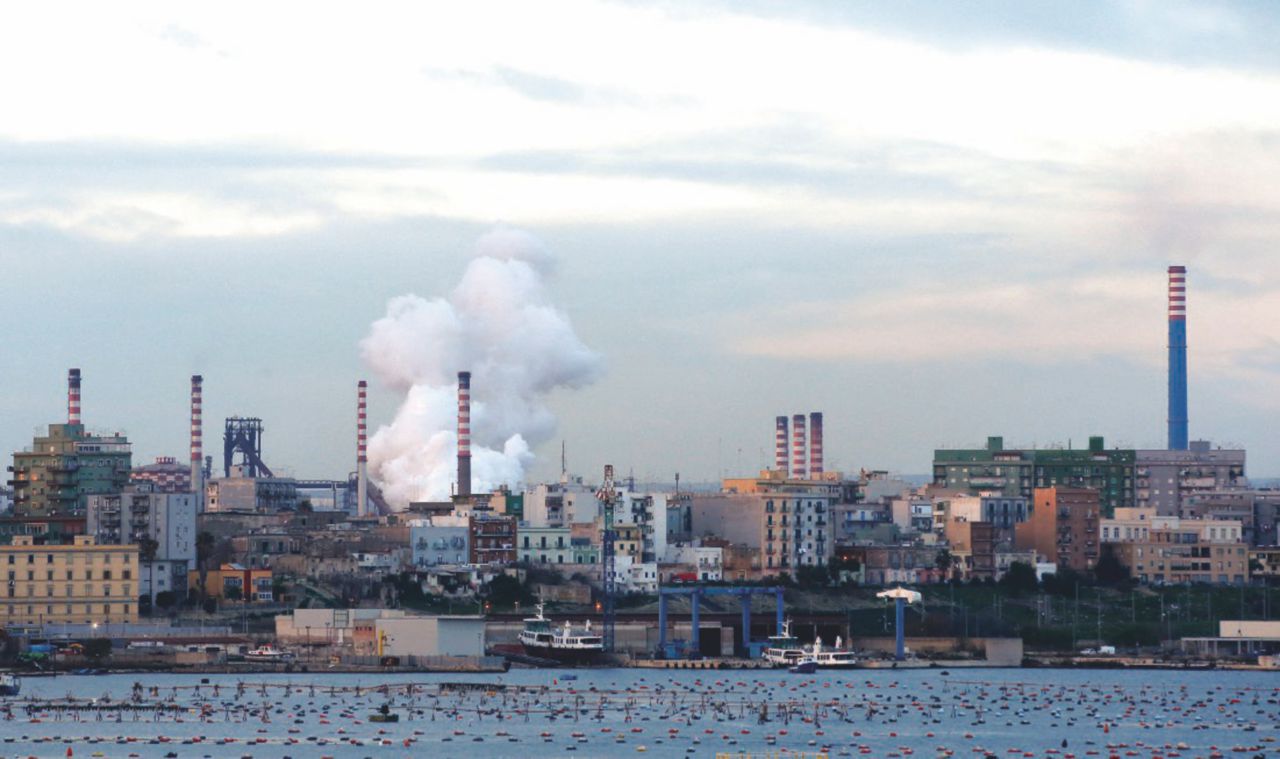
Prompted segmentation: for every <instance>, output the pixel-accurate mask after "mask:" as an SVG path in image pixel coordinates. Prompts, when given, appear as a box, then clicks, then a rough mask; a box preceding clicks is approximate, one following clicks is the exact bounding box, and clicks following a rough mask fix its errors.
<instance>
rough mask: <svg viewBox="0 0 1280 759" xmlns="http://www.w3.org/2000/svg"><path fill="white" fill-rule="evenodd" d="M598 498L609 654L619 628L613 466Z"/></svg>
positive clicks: (607, 470)
mask: <svg viewBox="0 0 1280 759" xmlns="http://www.w3.org/2000/svg"><path fill="white" fill-rule="evenodd" d="M596 498H597V499H598V500H599V501H600V503H601V505H602V506H603V507H604V523H603V525H602V526H601V540H600V542H601V553H602V554H603V555H602V557H601V562H600V572H601V578H600V579H601V583H600V584H601V587H602V588H603V589H604V598H603V599H602V601H603V610H604V650H605V651H606V652H608V653H613V652H614V631H615V628H616V627H617V610H616V608H615V597H616V596H617V591H618V581H617V561H616V560H615V558H614V556H615V554H614V545H613V544H614V541H615V540H616V538H617V532H616V531H615V530H614V529H613V511H614V506H615V504H616V503H617V501H618V489H617V488H616V487H615V486H614V483H613V464H605V465H604V482H602V483H601V484H600V489H599V490H597V491H596Z"/></svg>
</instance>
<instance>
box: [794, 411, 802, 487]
mask: <svg viewBox="0 0 1280 759" xmlns="http://www.w3.org/2000/svg"><path fill="white" fill-rule="evenodd" d="M804 449H805V444H804V414H796V415H795V416H793V417H791V476H792V477H794V478H795V479H797V480H803V479H805V465H804V462H805V457H804V453H805V450H804Z"/></svg>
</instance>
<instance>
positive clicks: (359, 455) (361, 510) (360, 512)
mask: <svg viewBox="0 0 1280 759" xmlns="http://www.w3.org/2000/svg"><path fill="white" fill-rule="evenodd" d="M368 387H369V383H368V382H366V381H364V380H360V381H359V382H358V383H356V515H357V516H362V517H363V516H368V515H369V471H368V467H369V465H368V463H367V462H368V461H369V456H368V455H367V453H366V448H365V443H366V435H367V428H366V426H365V425H366V423H367V422H366V419H367V416H368V413H367V411H368V401H367V395H366V394H367V392H368Z"/></svg>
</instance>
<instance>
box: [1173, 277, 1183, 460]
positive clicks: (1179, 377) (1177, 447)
mask: <svg viewBox="0 0 1280 759" xmlns="http://www.w3.org/2000/svg"><path fill="white" fill-rule="evenodd" d="M1169 450H1171V451H1185V450H1187V267H1185V266H1170V267H1169Z"/></svg>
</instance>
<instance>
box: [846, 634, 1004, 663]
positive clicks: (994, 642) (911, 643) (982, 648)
mask: <svg viewBox="0 0 1280 759" xmlns="http://www.w3.org/2000/svg"><path fill="white" fill-rule="evenodd" d="M851 644H852V645H853V647H854V648H855V649H862V650H867V651H879V652H882V653H893V651H894V646H895V642H894V639H893V638H854V639H853V641H852V642H851ZM906 644H907V648H908V649H910V650H911V652H912V653H915V654H920V655H925V656H927V655H932V654H948V653H955V652H957V651H960V650H976V651H978V652H979V653H980V654H981V655H982V657H983V658H984V659H986V660H987V661H988V662H990V663H992V664H998V665H1003V666H1009V667H1017V666H1020V665H1021V664H1022V639H1021V638H963V639H962V638H907V640H906Z"/></svg>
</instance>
